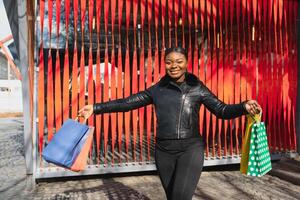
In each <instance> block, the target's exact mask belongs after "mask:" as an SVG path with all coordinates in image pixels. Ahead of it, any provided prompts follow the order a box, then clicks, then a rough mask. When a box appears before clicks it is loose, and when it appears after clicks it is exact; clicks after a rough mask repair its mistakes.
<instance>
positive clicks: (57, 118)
mask: <svg viewBox="0 0 300 200" xmlns="http://www.w3.org/2000/svg"><path fill="white" fill-rule="evenodd" d="M60 2H61V1H60V0H56V32H57V50H56V60H55V128H56V131H57V130H59V129H60V127H61V124H62V112H61V111H62V108H61V78H60V58H59V46H58V45H59V25H60Z"/></svg>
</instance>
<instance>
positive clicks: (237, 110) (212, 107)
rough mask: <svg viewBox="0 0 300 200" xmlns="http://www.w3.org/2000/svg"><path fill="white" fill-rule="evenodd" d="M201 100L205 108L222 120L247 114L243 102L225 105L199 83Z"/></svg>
mask: <svg viewBox="0 0 300 200" xmlns="http://www.w3.org/2000/svg"><path fill="white" fill-rule="evenodd" d="M201 97H202V98H201V99H202V103H203V104H204V105H205V107H206V108H207V109H208V110H209V111H210V112H212V113H213V114H214V115H216V116H217V117H218V118H222V119H233V118H236V117H240V116H242V115H245V114H248V112H247V110H246V108H245V103H246V102H247V101H243V102H241V103H238V104H225V103H224V102H222V101H221V100H219V99H218V98H217V97H216V95H214V94H213V93H212V92H211V91H210V90H209V89H208V88H207V87H206V86H205V85H204V84H203V83H201Z"/></svg>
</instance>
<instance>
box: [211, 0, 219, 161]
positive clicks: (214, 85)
mask: <svg viewBox="0 0 300 200" xmlns="http://www.w3.org/2000/svg"><path fill="white" fill-rule="evenodd" d="M216 6H217V1H216V0H213V1H212V2H211V19H212V22H211V23H212V25H213V26H212V30H211V31H212V35H213V40H212V54H211V67H212V69H211V72H212V74H211V77H212V82H211V84H212V85H211V86H212V92H213V93H214V94H216V95H217V93H218V82H217V81H218V80H217V76H218V70H217V57H216V52H217V43H216V41H217V40H216ZM217 125H218V124H217V118H216V116H215V115H212V157H215V137H216V126H217Z"/></svg>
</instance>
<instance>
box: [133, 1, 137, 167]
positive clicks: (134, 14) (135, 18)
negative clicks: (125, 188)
mask: <svg viewBox="0 0 300 200" xmlns="http://www.w3.org/2000/svg"><path fill="white" fill-rule="evenodd" d="M137 9H138V1H137V0H134V1H133V21H134V23H133V31H134V42H133V45H134V47H133V58H132V76H131V81H132V82H131V88H132V93H133V94H135V93H137V92H138V74H137V70H138V69H137V50H136V23H137ZM132 131H133V160H134V162H136V142H137V131H138V110H133V111H132Z"/></svg>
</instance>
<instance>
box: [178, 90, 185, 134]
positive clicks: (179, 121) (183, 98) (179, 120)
mask: <svg viewBox="0 0 300 200" xmlns="http://www.w3.org/2000/svg"><path fill="white" fill-rule="evenodd" d="M185 96H186V93H185V94H183V96H182V99H181V107H180V112H179V115H178V118H179V119H178V125H177V137H178V139H179V129H180V124H181V113H182V108H183V105H184V100H185Z"/></svg>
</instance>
